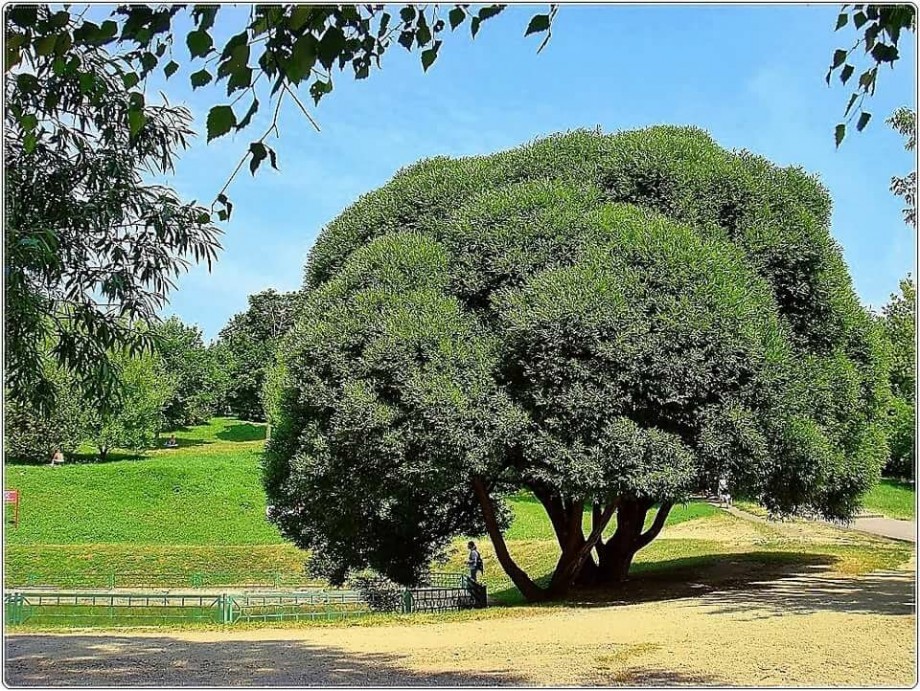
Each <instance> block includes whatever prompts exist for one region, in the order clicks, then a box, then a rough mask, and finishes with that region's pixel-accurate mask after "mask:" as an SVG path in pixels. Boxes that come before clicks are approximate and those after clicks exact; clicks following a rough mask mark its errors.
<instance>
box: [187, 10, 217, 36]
mask: <svg viewBox="0 0 920 691" xmlns="http://www.w3.org/2000/svg"><path fill="white" fill-rule="evenodd" d="M219 9H220V7H219V6H217V5H195V9H194V11H193V12H192V17H194V19H195V21H196V22H197V23H198V30H199V31H207V30H208V29H210V28H211V27H212V26H214V17H215V16H217V10H219Z"/></svg>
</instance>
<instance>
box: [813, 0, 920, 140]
mask: <svg viewBox="0 0 920 691" xmlns="http://www.w3.org/2000/svg"><path fill="white" fill-rule="evenodd" d="M850 24H852V25H853V27H854V28H855V29H856V33H857V37H856V40H855V41H854V43H853V45H852V46H850V47H849V48H837V49H836V50H835V51H834V55H833V57H832V58H831V64H830V67H828V69H827V75H826V76H825V81H826V82H827V83H828V85H830V83H831V77H833V76H834V74H837V75H838V77H839V78H840V82H841V83H842V84H844V85H845V84H847V83H848V82H849V81H850V79H851V78H852V77H853V76H854V75H855V73H856V69H857V68H856V66H855V64H854V63H856V64H858V62H859V61H865V63H866V64H867V66H866V67H865V68H864V69H863V71H862V73H861V74H860V75H859V77H858V79H857V84H856V87H855V89H854V90H853V93H852V94H850V100H849V101H847V106H846V109H845V110H844V111H843V117H844V118H845V120H844V122H841V123H838V124H837V126H836V128H835V129H834V140H835V142H836V144H837V146H838V147H839V146H840V144H841V142H843V139H844V137H846V132H847V125H849V124H850V123H851V122H852V120H853V118H854V117H856V116H857V114H858V115H859V118H858V119H857V121H856V131H857V132H861V131H862V130H863V129H865V127H866V125H868V124H869V120H870V119H871V118H872V113H870V112H869V111H867V110H865V108H864V107H863V103H864V102H865V100H866V97H867V96H872V95H874V94H875V87H876V84H877V81H878V73H879V68H880V67H881V66H882V65H886V64H887V65H889V66H891V67H894V63H895V62H897V61H898V60H899V59H900V57H901V55H900V52H899V51H898V42H899V40H900V38H901V32H902V31H903V30H907V31H911V32H916V30H917V14H916V10H915V9H914V6H913V5H907V4H903V5H863V4H846V5H843V6H842V7H841V11H840V14H839V15H837V26H836V28H835V31H839V30H840V29H843V28H845V27H847V26H848V25H850ZM860 31H861V32H862V34H860V33H859V32H860ZM860 49H862V50H860Z"/></svg>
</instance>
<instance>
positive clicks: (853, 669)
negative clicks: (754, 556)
mask: <svg viewBox="0 0 920 691" xmlns="http://www.w3.org/2000/svg"><path fill="white" fill-rule="evenodd" d="M915 570H916V561H915V559H914V560H912V561H911V563H909V564H907V565H905V567H904V568H902V569H899V570H896V571H891V572H884V573H873V574H869V575H864V576H857V577H844V576H840V575H834V574H832V573H829V572H827V571H820V570H818V569H815V570H814V571H812V572H806V573H803V574H798V575H796V576H793V577H786V578H780V579H778V580H774V581H770V582H764V583H756V582H755V583H747V584H746V585H745V587H744V588H743V589H735V590H732V589H724V590H717V591H711V592H707V593H705V594H703V595H700V596H697V597H681V598H677V599H671V600H665V599H659V600H658V601H651V602H645V603H642V604H633V605H622V606H600V607H599V606H595V607H591V606H583V607H580V608H575V607H562V608H553V609H551V610H535V609H532V608H522V611H521V614H522V615H524V614H527V615H528V616H511V617H507V618H500V619H494V618H493V619H488V620H474V621H465V622H456V623H439V624H424V625H408V626H407V625H392V626H374V627H350V628H314V629H309V628H305V629H289V630H278V629H256V630H236V631H233V630H231V631H185V632H175V633H170V634H168V635H167V634H163V633H150V634H134V635H125V634H120V633H110V634H105V633H99V632H93V633H92V634H69V635H47V634H35V635H27V634H18V635H13V636H8V637H7V640H6V665H5V675H4V680H5V682H6V683H7V684H8V685H11V686H24V685H25V686H56V685H83V686H87V685H92V686H121V685H135V686H157V685H169V686H230V685H260V686H264V685H269V686H281V685H283V686H304V685H354V686H363V685H374V686H385V685H399V686H411V685H467V686H474V685H552V686H563V685H573V684H575V685H656V686H660V685H672V684H692V685H703V684H716V685H755V686H756V685H782V686H834V685H845V686H910V685H912V684H914V683H916V681H917V680H916V677H915V671H914V670H915V667H916V654H917V651H916V642H915V637H914V634H915V627H916V616H915V602H914V580H915Z"/></svg>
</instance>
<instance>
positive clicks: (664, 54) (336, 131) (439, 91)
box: [157, 5, 916, 338]
mask: <svg viewBox="0 0 920 691" xmlns="http://www.w3.org/2000/svg"><path fill="white" fill-rule="evenodd" d="M838 7H839V6H838V5H819V6H788V5H786V6H751V5H748V6H724V5H723V6H719V5H714V6H688V5H683V6H623V5H620V6H616V5H606V6H602V5H594V6H563V7H562V8H560V10H559V13H558V15H557V18H556V21H555V24H554V28H553V38H552V40H551V41H550V43H549V44H548V45H547V47H546V49H544V51H543V52H542V53H540V54H539V55H537V54H536V48H537V45H538V41H537V40H535V39H534V37H530V38H528V39H524V38H522V35H523V31H524V28H525V27H526V25H527V21H528V19H529V17H530V16H531V15H532V14H534V13H535V12H536V11H543V9H542V6H519V7H513V8H511V9H509V10H508V11H506V12H505V13H504V14H502V15H500V16H498V17H496V18H494V19H491V20H489V21H488V22H486V23H485V24H483V27H482V30H481V31H480V33H479V35H478V36H477V38H476V40H475V41H471V40H470V38H469V33H468V29H467V30H466V31H464V32H463V33H460V32H458V33H457V34H455V35H452V36H449V37H448V39H447V40H446V41H445V44H444V46H443V47H442V49H441V54H440V56H439V58H438V61H437V62H436V63H435V65H434V66H433V67H432V68H431V70H429V72H428V73H427V74H424V73H423V72H422V69H421V66H420V64H419V61H418V56H417V54H412V55H410V54H408V53H406V52H405V51H404V50H403V49H402V48H401V47H399V46H396V47H395V48H394V49H393V50H392V51H391V52H390V53H388V54H387V55H386V56H385V57H384V60H383V69H382V70H380V71H377V72H374V73H372V75H371V77H370V78H369V79H367V80H365V81H362V82H355V81H354V80H353V79H351V78H350V77H349V75H348V74H347V73H344V74H341V75H339V76H338V78H337V81H336V88H335V91H334V92H333V93H332V94H331V95H329V96H328V97H326V99H325V100H324V101H323V102H322V103H321V104H320V106H319V107H318V108H317V109H315V111H314V113H313V115H314V117H315V118H316V120H317V121H318V122H319V124H320V126H321V128H322V132H321V133H317V132H316V131H315V130H313V129H312V127H310V126H309V124H308V123H307V122H306V120H305V119H304V117H303V115H302V114H300V113H299V111H297V110H296V107H293V105H292V106H291V107H288V108H287V109H286V110H285V112H284V113H283V115H282V118H281V139H280V140H277V141H273V142H270V144H271V145H272V146H273V147H274V148H275V149H276V150H277V151H278V153H279V164H280V168H281V171H280V172H275V171H271V170H269V169H268V168H267V167H266V168H264V169H263V170H260V172H259V173H258V174H257V175H256V176H255V177H251V176H250V174H249V172H248V169H247V168H244V169H243V170H242V171H241V173H240V175H239V176H238V177H237V179H236V181H235V182H234V184H233V186H232V188H231V190H230V196H231V198H232V200H233V202H234V205H235V206H234V211H233V216H232V219H231V221H230V222H229V223H226V224H223V230H224V231H225V234H224V236H223V240H222V243H223V246H224V250H223V252H222V254H221V256H220V259H219V261H218V262H217V264H216V265H215V266H214V268H213V270H212V272H211V273H208V272H207V270H206V269H205V268H204V267H196V268H194V269H193V270H192V271H191V272H190V273H188V274H187V275H184V276H183V277H181V278H180V280H179V287H178V289H177V290H176V291H175V292H174V293H173V294H172V296H171V301H170V306H169V308H168V309H167V310H166V314H177V315H179V316H180V317H181V318H182V319H183V320H184V321H186V322H188V323H196V324H198V325H199V326H201V328H202V329H203V331H204V333H205V336H206V338H213V337H215V336H216V335H217V332H218V331H219V330H220V328H221V327H222V326H223V325H224V324H225V323H226V321H227V320H228V319H229V317H230V316H231V315H232V314H234V313H235V312H238V311H240V310H243V309H245V307H246V298H247V296H248V295H249V294H250V293H253V292H257V291H259V290H263V289H266V288H275V289H278V290H294V289H296V288H298V287H299V286H300V283H301V277H302V270H303V264H304V261H305V259H306V256H307V253H308V252H309V250H310V247H311V246H312V244H313V242H314V241H315V239H316V236H317V234H318V233H319V231H320V230H321V228H322V227H323V225H324V224H326V223H328V222H329V221H330V220H332V219H333V218H335V216H336V215H338V213H340V212H341V211H342V209H344V208H345V207H346V206H348V205H349V204H350V203H352V202H353V201H354V200H355V199H356V198H357V197H358V196H359V195H361V194H363V193H365V192H368V191H370V190H372V189H374V188H376V187H379V186H380V185H382V184H384V183H385V182H386V181H387V180H388V179H389V178H390V177H391V176H392V175H393V174H394V173H395V172H396V171H397V170H398V169H399V168H401V167H403V166H406V165H408V164H410V163H412V162H414V161H416V160H418V159H420V158H424V157H429V156H435V155H451V156H464V155H472V154H482V153H489V152H493V151H497V150H501V149H505V148H509V147H513V146H516V145H518V144H520V143H522V142H525V141H528V140H531V139H533V138H535V137H539V136H542V135H546V134H549V133H552V132H557V131H562V130H567V129H573V128H577V127H592V128H593V127H595V126H597V125H600V126H601V127H602V128H603V130H605V131H608V132H610V131H616V130H620V129H632V128H638V127H645V126H648V125H653V124H661V123H668V124H686V125H696V126H699V127H702V128H704V129H706V130H708V131H709V132H710V133H711V134H712V135H713V136H714V138H715V139H716V141H718V142H719V143H720V144H721V145H722V146H724V147H726V148H745V149H749V150H751V151H753V152H756V153H758V154H761V155H763V156H766V157H767V158H769V159H770V160H772V161H774V162H775V163H777V164H780V165H800V166H802V167H803V168H805V169H806V170H807V171H809V172H811V173H815V174H817V175H818V176H819V177H820V178H821V180H822V182H823V183H824V184H825V185H826V186H827V187H828V189H829V190H830V192H831V196H832V198H833V200H834V215H833V225H832V232H833V234H834V236H835V237H836V238H837V240H838V241H839V242H840V244H841V245H842V247H843V250H844V255H845V257H846V260H847V263H848V264H849V266H850V269H851V272H852V275H853V280H854V284H855V287H856V290H857V292H858V293H859V295H860V297H861V298H862V300H863V301H864V302H865V303H867V304H870V305H873V306H876V307H877V306H880V305H881V304H883V303H884V302H886V301H887V299H888V295H889V294H890V293H891V292H892V291H894V290H896V289H897V283H898V280H899V279H900V278H902V277H903V276H904V275H906V274H907V273H908V272H909V271H910V272H915V261H916V260H915V257H916V251H915V244H916V236H915V233H914V232H913V231H912V230H911V229H909V228H908V227H907V226H906V225H905V224H904V222H903V220H902V218H901V213H900V210H901V207H902V204H901V201H900V200H899V199H897V198H895V197H894V196H893V195H892V194H891V193H890V192H889V189H888V186H889V181H890V178H891V176H892V175H903V174H904V173H906V172H907V171H909V170H910V169H911V168H912V166H913V165H914V157H913V155H912V154H910V153H908V152H906V151H904V149H903V141H902V140H901V138H900V137H899V136H898V135H897V134H896V133H895V132H893V131H892V130H891V129H890V128H888V126H887V125H885V124H884V122H883V120H884V118H885V117H887V116H888V115H889V114H890V113H891V112H892V111H893V110H894V109H895V108H896V107H898V106H900V105H910V106H912V107H916V92H915V83H916V69H915V64H916V59H915V54H914V51H915V45H916V44H915V36H914V35H912V34H909V35H907V36H906V37H904V38H903V39H902V43H903V44H904V45H903V47H902V50H901V54H902V57H903V59H902V60H901V61H899V62H898V64H897V67H896V68H895V69H894V70H888V69H885V70H883V71H882V74H881V75H880V79H879V86H878V92H877V94H876V96H875V97H874V98H872V99H871V100H870V101H869V102H868V109H869V110H870V111H871V112H873V114H874V118H873V121H872V123H871V124H870V125H869V127H868V128H867V129H866V130H865V131H864V132H863V133H861V134H856V133H855V132H853V133H851V134H849V135H848V136H847V139H846V140H845V142H844V144H843V145H842V147H841V148H840V149H839V150H835V147H834V141H833V127H834V125H835V124H836V123H837V122H839V119H840V116H841V115H842V111H843V107H844V105H845V104H846V100H847V98H848V96H849V91H848V90H846V89H844V88H842V87H840V86H837V87H835V88H828V87H827V85H826V84H825V82H824V74H825V71H826V69H827V66H828V64H829V62H830V57H831V54H832V53H833V51H834V49H835V48H838V47H842V46H844V44H845V43H846V42H847V41H850V42H852V40H853V39H852V38H851V35H852V32H850V33H847V32H846V31H845V30H841V31H840V32H837V33H836V34H835V32H834V31H833V28H834V24H835V20H836V16H837V12H838ZM239 11H240V10H237V9H232V8H227V9H226V10H225V12H226V14H227V15H228V16H230V14H231V13H232V12H239ZM218 24H219V25H220V24H221V22H220V20H218ZM178 50H180V51H182V52H183V54H185V53H184V51H185V47H184V41H183V42H182V44H180V47H179V48H178ZM195 69H197V67H196V68H195ZM857 74H858V72H857ZM187 75H188V72H187V71H186V70H185V69H183V70H180V71H179V73H177V75H176V76H174V77H173V78H172V79H171V80H169V81H168V82H166V83H165V85H162V88H163V90H164V91H165V93H166V94H167V96H168V97H169V99H170V101H171V102H183V103H185V104H186V105H188V106H189V108H190V109H191V110H192V112H193V113H194V115H195V117H196V128H197V129H198V130H199V132H201V133H202V136H201V137H199V138H198V140H197V141H196V143H195V144H194V145H193V146H192V147H191V148H190V149H189V150H188V151H187V152H186V153H185V154H184V155H183V157H182V159H181V161H180V162H179V165H178V167H177V171H176V176H175V177H174V178H173V179H172V181H171V182H172V184H173V185H174V186H175V187H176V188H177V189H178V190H179V191H180V193H181V194H182V195H184V196H186V197H188V198H197V199H198V200H199V201H204V202H208V203H209V202H210V200H211V199H213V197H214V195H215V194H216V193H217V192H218V191H219V189H220V188H221V187H222V185H223V183H224V181H225V179H226V178H227V177H228V176H229V174H230V172H231V171H232V170H233V168H234V166H235V165H236V163H237V161H238V160H239V157H240V156H241V155H242V153H243V152H244V151H245V150H246V148H247V147H248V142H249V141H251V140H252V139H255V138H256V137H257V136H258V134H261V132H262V131H263V129H264V127H265V126H266V124H267V119H268V115H267V114H265V115H264V116H263V118H262V119H261V120H260V119H259V118H257V119H256V122H255V123H254V127H252V128H250V130H246V131H244V132H243V133H241V134H240V135H237V136H235V137H229V136H227V137H223V138H221V139H219V140H216V141H214V142H212V143H211V144H206V143H205V141H204V136H203V122H204V117H205V115H206V113H207V108H208V106H209V105H210V104H212V103H216V102H223V101H224V100H225V99H223V98H221V96H222V93H223V90H222V87H221V88H220V90H218V89H215V88H210V87H209V88H206V89H200V90H199V91H198V92H196V93H192V92H191V91H190V89H189V88H188V86H187V85H188V77H187ZM157 86H161V85H160V84H157ZM305 102H310V101H309V100H308V99H305Z"/></svg>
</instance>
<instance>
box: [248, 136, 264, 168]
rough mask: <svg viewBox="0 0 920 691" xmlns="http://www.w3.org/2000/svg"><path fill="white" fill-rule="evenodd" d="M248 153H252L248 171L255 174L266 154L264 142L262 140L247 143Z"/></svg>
mask: <svg viewBox="0 0 920 691" xmlns="http://www.w3.org/2000/svg"><path fill="white" fill-rule="evenodd" d="M249 153H251V154H252V160H251V161H250V162H249V172H250V173H252V174H253V175H255V174H256V170H258V168H259V166H260V165H261V164H262V161H264V160H265V157H266V156H268V151H266V149H265V144H263V143H262V142H253V143H252V144H250V145H249Z"/></svg>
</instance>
